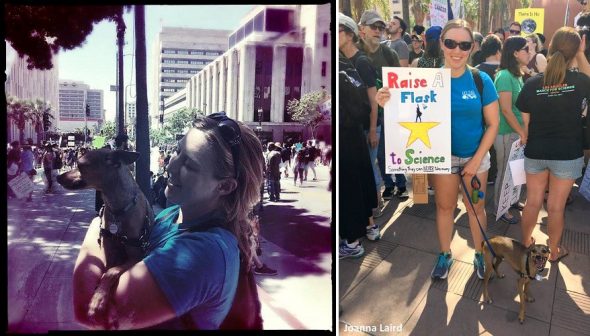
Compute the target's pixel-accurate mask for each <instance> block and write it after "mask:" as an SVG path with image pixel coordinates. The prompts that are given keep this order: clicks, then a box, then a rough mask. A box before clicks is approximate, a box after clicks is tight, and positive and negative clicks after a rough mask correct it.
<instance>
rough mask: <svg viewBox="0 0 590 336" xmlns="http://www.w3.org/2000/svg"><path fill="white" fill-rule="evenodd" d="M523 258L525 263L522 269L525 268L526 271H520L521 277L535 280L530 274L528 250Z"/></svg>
mask: <svg viewBox="0 0 590 336" xmlns="http://www.w3.org/2000/svg"><path fill="white" fill-rule="evenodd" d="M523 260H524V264H525V267H524V269H525V270H526V273H522V272H520V277H521V278H527V277H528V278H529V279H531V280H535V279H536V277H534V276H531V271H530V270H529V253H528V252H527V254H526V256H525V257H524V258H523Z"/></svg>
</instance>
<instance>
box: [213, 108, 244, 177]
mask: <svg viewBox="0 0 590 336" xmlns="http://www.w3.org/2000/svg"><path fill="white" fill-rule="evenodd" d="M207 118H209V119H213V120H215V121H216V122H217V128H219V132H220V133H221V136H222V137H223V140H225V142H227V144H228V145H229V147H230V148H231V154H232V158H233V160H234V168H235V178H236V179H237V178H238V176H239V175H238V173H239V171H238V157H239V153H240V146H239V145H240V143H241V142H242V132H241V131H240V125H238V123H237V122H236V121H235V120H233V119H231V118H229V117H228V116H227V115H226V114H225V112H217V113H213V114H210V115H208V116H207Z"/></svg>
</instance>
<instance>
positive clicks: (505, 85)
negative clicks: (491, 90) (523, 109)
mask: <svg viewBox="0 0 590 336" xmlns="http://www.w3.org/2000/svg"><path fill="white" fill-rule="evenodd" d="M494 85H495V86H496V91H498V95H499V94H500V92H502V91H504V92H506V91H509V92H512V112H513V113H514V116H515V117H516V119H517V120H518V123H519V124H520V125H521V126H522V125H523V123H522V116H521V115H520V110H519V109H518V107H516V105H515V104H516V99H517V98H518V95H519V94H520V90H522V87H523V86H524V82H523V81H522V77H516V76H514V75H513V74H512V73H511V72H510V71H508V69H502V70H499V71H498V72H497V73H496V78H495V80H494ZM501 109H502V108H501V107H500V129H499V130H498V134H500V135H504V134H509V133H514V132H515V131H514V130H513V129H512V127H510V125H508V122H507V121H506V118H504V114H502V110H501Z"/></svg>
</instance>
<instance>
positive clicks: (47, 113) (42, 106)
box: [31, 99, 54, 139]
mask: <svg viewBox="0 0 590 336" xmlns="http://www.w3.org/2000/svg"><path fill="white" fill-rule="evenodd" d="M51 110H52V108H51V105H48V104H47V103H45V102H44V101H43V100H41V99H36V100H35V101H34V102H33V103H32V105H31V115H32V122H33V126H34V127H35V130H36V133H37V139H39V138H44V136H43V137H42V136H41V135H42V134H44V133H45V132H44V129H43V120H45V119H46V118H47V119H49V118H52V119H54V117H53V114H52V113H51ZM48 123H49V125H51V121H48Z"/></svg>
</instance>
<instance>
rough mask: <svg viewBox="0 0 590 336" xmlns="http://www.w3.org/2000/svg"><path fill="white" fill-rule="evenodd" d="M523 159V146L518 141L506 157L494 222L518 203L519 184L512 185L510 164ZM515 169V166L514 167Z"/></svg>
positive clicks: (513, 144)
mask: <svg viewBox="0 0 590 336" xmlns="http://www.w3.org/2000/svg"><path fill="white" fill-rule="evenodd" d="M523 159H524V146H523V145H522V144H521V143H520V139H518V140H516V141H514V143H512V147H511V148H510V154H509V155H508V164H507V165H506V171H505V172H504V180H503V181H502V188H500V200H499V201H498V209H497V211H496V220H498V219H500V217H502V215H503V214H505V213H506V212H507V211H508V209H510V206H511V205H512V204H514V203H516V202H518V198H519V196H520V188H521V186H522V185H521V184H516V183H514V179H513V178H512V169H511V168H510V167H511V166H514V165H511V162H513V161H518V160H523ZM515 167H516V166H515Z"/></svg>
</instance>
